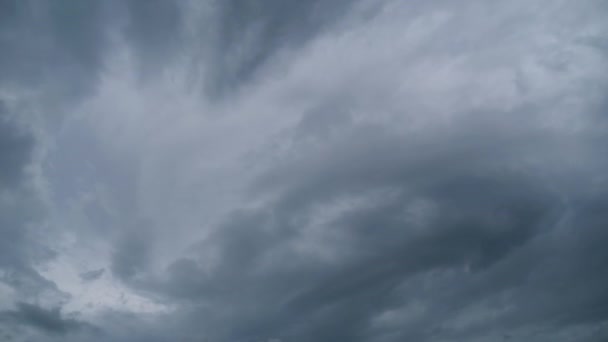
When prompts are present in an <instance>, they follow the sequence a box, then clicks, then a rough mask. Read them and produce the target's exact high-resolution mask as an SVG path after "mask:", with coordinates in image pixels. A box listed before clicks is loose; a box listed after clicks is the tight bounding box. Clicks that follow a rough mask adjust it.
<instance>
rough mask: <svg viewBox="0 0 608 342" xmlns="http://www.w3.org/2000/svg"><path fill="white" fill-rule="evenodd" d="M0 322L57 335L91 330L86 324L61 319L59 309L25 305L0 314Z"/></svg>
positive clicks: (22, 304)
mask: <svg viewBox="0 0 608 342" xmlns="http://www.w3.org/2000/svg"><path fill="white" fill-rule="evenodd" d="M0 321H2V322H4V323H6V322H10V323H13V324H16V325H24V326H28V327H32V328H34V329H37V330H41V331H43V332H46V333H50V334H57V335H65V334H68V333H70V332H72V331H78V330H81V329H84V328H91V327H90V326H88V325H87V324H86V323H82V322H79V321H77V320H75V319H71V318H65V317H62V314H61V311H60V309H59V308H55V309H51V310H47V309H44V308H41V307H39V306H36V305H33V304H27V303H18V304H17V309H16V310H7V311H2V312H0Z"/></svg>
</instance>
